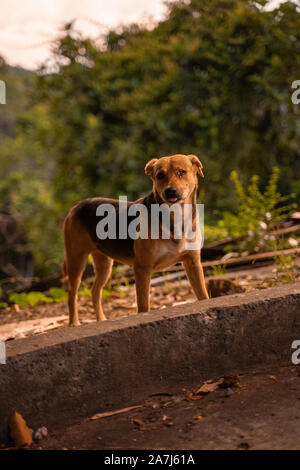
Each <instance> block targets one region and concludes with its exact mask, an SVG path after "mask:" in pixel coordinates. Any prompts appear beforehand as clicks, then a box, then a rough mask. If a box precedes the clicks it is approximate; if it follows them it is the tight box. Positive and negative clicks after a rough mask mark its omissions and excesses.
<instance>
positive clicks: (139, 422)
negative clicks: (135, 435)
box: [133, 419, 146, 430]
mask: <svg viewBox="0 0 300 470" xmlns="http://www.w3.org/2000/svg"><path fill="white" fill-rule="evenodd" d="M133 422H134V424H137V426H138V427H139V429H141V430H144V429H145V428H146V425H145V423H144V421H142V420H141V419H133Z"/></svg>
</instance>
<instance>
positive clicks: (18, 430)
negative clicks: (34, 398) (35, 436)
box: [9, 411, 32, 448]
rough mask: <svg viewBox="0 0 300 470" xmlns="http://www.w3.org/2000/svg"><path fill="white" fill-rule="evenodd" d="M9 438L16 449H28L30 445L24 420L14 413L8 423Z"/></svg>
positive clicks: (29, 437) (30, 436)
mask: <svg viewBox="0 0 300 470" xmlns="http://www.w3.org/2000/svg"><path fill="white" fill-rule="evenodd" d="M9 428H10V436H11V438H12V440H13V441H14V444H15V446H16V447H18V448H26V447H27V448H28V447H30V446H31V445H32V435H31V431H30V429H29V427H28V426H27V424H26V421H25V420H24V418H23V417H22V416H21V415H20V413H18V412H17V411H15V412H14V413H13V415H12V417H11V418H10V422H9Z"/></svg>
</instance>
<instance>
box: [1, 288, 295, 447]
mask: <svg viewBox="0 0 300 470" xmlns="http://www.w3.org/2000/svg"><path fill="white" fill-rule="evenodd" d="M295 339H300V283H297V284H288V285H285V286H282V287H278V288H273V289H268V290H262V291H254V292H252V293H250V294H238V295H232V296H228V297H219V298H217V299H211V300H207V301H202V302H195V303H192V304H186V305H183V306H177V307H173V308H168V309H163V310H157V311H154V312H150V313H144V314H140V315H137V316H131V317H126V318H123V319H120V320H115V321H107V322H103V323H96V322H95V323H94V324H90V325H85V326H82V327H77V328H72V329H69V328H64V329H60V330H57V331H53V332H49V333H47V334H44V335H41V336H35V337H31V338H26V339H19V340H14V341H10V342H7V343H6V345H7V364H6V365H0V439H1V438H3V437H4V436H5V435H6V434H7V422H8V418H9V416H10V414H11V413H12V411H13V410H14V409H16V410H17V411H19V412H20V413H21V414H22V415H23V416H24V417H25V419H26V420H27V421H28V423H29V425H30V426H31V427H38V426H42V425H44V426H47V427H51V426H54V425H56V426H59V425H60V424H67V423H69V422H72V420H76V419H78V418H79V417H84V416H90V415H92V414H93V413H94V412H101V411H104V410H108V409H109V410H110V409H114V408H118V407H122V406H127V405H130V404H135V403H138V402H139V400H141V399H143V398H145V397H147V396H148V395H149V394H151V393H158V392H162V391H170V390H172V389H176V388H178V387H179V386H180V385H182V384H185V385H186V384H187V383H190V384H191V385H192V384H195V383H197V384H198V383H200V382H201V381H202V380H205V379H208V378H211V377H214V376H219V375H223V374H226V373H229V372H233V371H243V370H247V369H250V368H251V367H256V366H257V365H261V364H270V363H272V364H273V363H274V362H282V363H290V360H291V353H292V351H291V344H292V341H293V340H295Z"/></svg>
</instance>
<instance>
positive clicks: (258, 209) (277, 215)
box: [218, 167, 297, 253]
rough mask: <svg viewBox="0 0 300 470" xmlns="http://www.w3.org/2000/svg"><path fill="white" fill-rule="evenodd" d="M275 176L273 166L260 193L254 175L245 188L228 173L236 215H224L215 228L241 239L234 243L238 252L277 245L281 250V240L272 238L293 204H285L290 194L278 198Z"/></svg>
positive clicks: (289, 198) (229, 246) (293, 206)
mask: <svg viewBox="0 0 300 470" xmlns="http://www.w3.org/2000/svg"><path fill="white" fill-rule="evenodd" d="M279 174H280V171H279V168H277V167H274V168H273V170H272V174H271V177H270V179H269V182H268V184H267V186H266V188H265V190H264V191H263V192H262V191H261V190H260V189H259V176H258V175H254V176H252V177H251V180H250V184H249V185H248V187H247V189H245V188H244V186H243V184H242V183H241V181H240V179H239V177H238V174H237V172H235V171H233V172H232V173H231V180H232V181H233V183H234V185H235V191H236V197H237V202H238V212H237V214H232V213H230V212H224V213H223V217H222V219H221V220H220V221H219V222H218V227H219V228H220V229H223V230H224V231H226V235H228V236H230V237H233V238H237V237H238V238H241V239H240V240H239V242H238V251H240V252H246V253H255V252H259V251H266V250H275V249H278V248H279V245H280V246H281V247H283V245H284V244H285V242H284V240H280V239H279V238H278V236H277V235H276V228H277V227H278V223H279V222H281V221H282V220H284V219H286V217H288V216H289V215H290V213H291V211H292V210H293V209H295V208H296V207H297V205H296V204H295V203H291V202H289V201H291V199H292V198H293V195H290V196H282V195H281V194H280V193H279V191H278V188H277V185H278V178H279ZM226 250H227V251H232V250H236V246H233V245H228V246H227V247H226Z"/></svg>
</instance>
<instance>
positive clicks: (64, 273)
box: [62, 219, 68, 281]
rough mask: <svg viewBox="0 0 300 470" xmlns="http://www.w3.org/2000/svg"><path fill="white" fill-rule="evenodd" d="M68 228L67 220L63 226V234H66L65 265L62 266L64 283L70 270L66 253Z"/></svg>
mask: <svg viewBox="0 0 300 470" xmlns="http://www.w3.org/2000/svg"><path fill="white" fill-rule="evenodd" d="M66 228H67V219H65V220H64V225H63V234H64V245H65V246H64V248H65V259H64V264H63V266H62V281H65V280H66V279H67V278H68V268H67V252H66V246H67V241H66V237H67V234H66Z"/></svg>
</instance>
